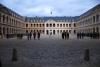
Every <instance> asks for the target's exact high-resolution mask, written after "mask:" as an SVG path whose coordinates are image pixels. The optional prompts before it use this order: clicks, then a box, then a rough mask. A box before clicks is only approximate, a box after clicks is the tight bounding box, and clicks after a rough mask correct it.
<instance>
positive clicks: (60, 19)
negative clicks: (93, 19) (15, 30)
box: [25, 16, 78, 22]
mask: <svg viewBox="0 0 100 67" xmlns="http://www.w3.org/2000/svg"><path fill="white" fill-rule="evenodd" d="M77 19H78V16H76V17H67V16H64V17H59V16H55V17H48V16H47V17H25V21H26V22H36V21H37V22H39V21H42V22H46V21H48V20H53V21H55V22H76V21H77Z"/></svg>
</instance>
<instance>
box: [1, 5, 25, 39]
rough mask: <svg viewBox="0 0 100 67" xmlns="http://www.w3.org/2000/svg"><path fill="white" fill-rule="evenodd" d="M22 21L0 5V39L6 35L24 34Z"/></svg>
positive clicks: (21, 18)
mask: <svg viewBox="0 0 100 67" xmlns="http://www.w3.org/2000/svg"><path fill="white" fill-rule="evenodd" d="M23 20H24V19H23V17H22V16H20V15H19V14H17V13H16V12H14V11H12V10H11V9H9V8H7V7H5V6H4V5H2V4H0V37H5V35H6V34H12V35H13V34H17V33H24V30H25V29H24V28H25V23H24V21H23Z"/></svg>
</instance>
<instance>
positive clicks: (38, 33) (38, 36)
mask: <svg viewBox="0 0 100 67" xmlns="http://www.w3.org/2000/svg"><path fill="white" fill-rule="evenodd" d="M37 38H38V40H40V32H37Z"/></svg>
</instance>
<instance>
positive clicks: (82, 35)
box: [77, 32, 100, 39]
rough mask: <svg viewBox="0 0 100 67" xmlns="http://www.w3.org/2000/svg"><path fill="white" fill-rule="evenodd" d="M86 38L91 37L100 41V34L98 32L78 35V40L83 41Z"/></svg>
mask: <svg viewBox="0 0 100 67" xmlns="http://www.w3.org/2000/svg"><path fill="white" fill-rule="evenodd" d="M84 37H90V38H91V39H99V38H100V34H99V33H98V32H93V33H77V38H78V39H83V38H84Z"/></svg>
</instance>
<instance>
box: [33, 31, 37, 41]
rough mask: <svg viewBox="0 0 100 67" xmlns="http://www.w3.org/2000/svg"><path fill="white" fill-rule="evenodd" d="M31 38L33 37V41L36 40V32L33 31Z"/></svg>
mask: <svg viewBox="0 0 100 67" xmlns="http://www.w3.org/2000/svg"><path fill="white" fill-rule="evenodd" d="M33 37H34V40H35V38H36V32H35V31H34V32H33Z"/></svg>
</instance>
